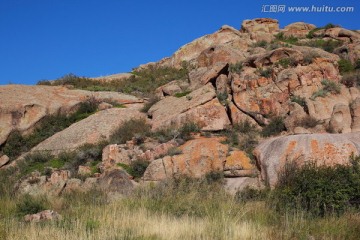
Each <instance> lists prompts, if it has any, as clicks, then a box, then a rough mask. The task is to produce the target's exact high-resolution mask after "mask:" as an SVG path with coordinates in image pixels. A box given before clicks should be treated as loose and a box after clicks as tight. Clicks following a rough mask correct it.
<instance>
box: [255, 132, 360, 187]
mask: <svg viewBox="0 0 360 240" xmlns="http://www.w3.org/2000/svg"><path fill="white" fill-rule="evenodd" d="M254 154H255V156H256V159H257V164H258V167H259V168H260V170H261V177H262V179H263V180H264V181H266V183H267V184H269V186H271V187H273V186H275V184H276V183H277V180H278V174H279V172H280V171H282V169H283V168H284V166H285V165H286V164H287V163H292V162H295V163H296V164H299V165H302V164H304V163H305V162H308V161H314V162H315V163H316V164H318V165H322V164H325V165H328V166H331V165H334V164H348V163H349V158H350V156H351V155H352V154H354V155H359V154H360V134H359V133H347V134H305V135H292V136H286V137H278V138H272V139H268V140H265V141H264V142H262V143H261V144H260V145H259V146H257V147H256V149H255V150H254Z"/></svg>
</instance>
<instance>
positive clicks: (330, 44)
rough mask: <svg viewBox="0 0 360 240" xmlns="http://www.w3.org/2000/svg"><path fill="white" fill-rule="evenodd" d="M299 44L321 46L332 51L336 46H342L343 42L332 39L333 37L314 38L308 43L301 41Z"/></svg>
mask: <svg viewBox="0 0 360 240" xmlns="http://www.w3.org/2000/svg"><path fill="white" fill-rule="evenodd" d="M299 45H302V46H309V47H315V48H321V49H323V50H325V51H327V52H330V53H332V52H333V51H334V50H335V48H337V47H340V46H341V45H342V42H341V41H338V40H331V39H330V40H324V39H314V40H310V41H308V42H306V43H301V44H299Z"/></svg>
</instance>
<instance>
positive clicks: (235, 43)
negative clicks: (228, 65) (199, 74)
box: [161, 26, 251, 67]
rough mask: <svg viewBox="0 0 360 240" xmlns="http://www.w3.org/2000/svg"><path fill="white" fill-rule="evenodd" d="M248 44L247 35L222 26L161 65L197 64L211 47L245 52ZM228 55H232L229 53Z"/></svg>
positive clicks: (183, 47) (181, 49)
mask: <svg viewBox="0 0 360 240" xmlns="http://www.w3.org/2000/svg"><path fill="white" fill-rule="evenodd" d="M250 44H251V40H250V38H249V35H248V34H242V33H240V32H239V31H238V30H236V29H234V28H232V27H230V26H222V27H221V28H220V30H218V31H217V32H215V33H213V34H209V35H205V36H203V37H200V38H198V39H196V40H194V41H192V42H191V43H188V44H186V45H184V46H182V47H181V48H180V49H179V50H177V51H176V52H175V53H174V55H172V56H171V57H170V58H168V59H166V60H165V61H163V62H162V63H161V64H162V65H170V66H173V67H180V66H181V64H182V62H183V61H187V62H189V63H190V64H197V58H198V57H199V55H200V54H201V53H202V52H203V51H205V50H206V49H209V48H211V47H213V46H226V47H230V48H231V49H234V50H235V51H240V52H246V50H247V48H248V46H249V45H250ZM240 54H241V53H240ZM230 55H232V54H231V53H230Z"/></svg>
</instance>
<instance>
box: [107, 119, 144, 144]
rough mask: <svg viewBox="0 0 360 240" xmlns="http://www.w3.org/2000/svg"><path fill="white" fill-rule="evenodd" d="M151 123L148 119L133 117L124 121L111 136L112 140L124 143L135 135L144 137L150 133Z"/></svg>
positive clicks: (112, 141)
mask: <svg viewBox="0 0 360 240" xmlns="http://www.w3.org/2000/svg"><path fill="white" fill-rule="evenodd" d="M150 129H151V127H150V125H149V124H147V123H146V119H143V118H142V119H131V120H128V121H125V122H123V123H122V124H121V125H120V126H119V127H118V128H117V129H116V130H115V131H114V133H113V134H111V136H110V142H111V143H116V144H123V143H126V141H129V140H131V139H132V138H134V137H137V138H142V137H146V136H149V135H150Z"/></svg>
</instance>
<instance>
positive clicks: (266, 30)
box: [241, 18, 279, 42]
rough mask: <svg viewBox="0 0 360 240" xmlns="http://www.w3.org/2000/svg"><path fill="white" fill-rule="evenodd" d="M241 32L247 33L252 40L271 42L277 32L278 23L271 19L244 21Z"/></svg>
mask: <svg viewBox="0 0 360 240" xmlns="http://www.w3.org/2000/svg"><path fill="white" fill-rule="evenodd" d="M241 31H242V32H245V33H249V34H250V36H251V39H253V40H256V41H266V42H271V40H273V39H274V34H276V33H278V32H279V22H278V21H277V20H275V19H271V18H256V19H253V20H244V21H243V23H242V25H241Z"/></svg>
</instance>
